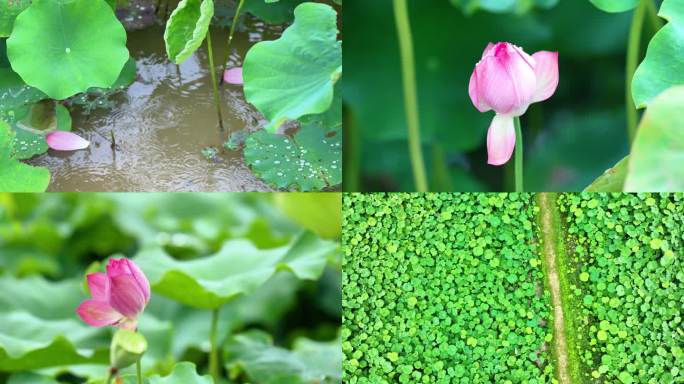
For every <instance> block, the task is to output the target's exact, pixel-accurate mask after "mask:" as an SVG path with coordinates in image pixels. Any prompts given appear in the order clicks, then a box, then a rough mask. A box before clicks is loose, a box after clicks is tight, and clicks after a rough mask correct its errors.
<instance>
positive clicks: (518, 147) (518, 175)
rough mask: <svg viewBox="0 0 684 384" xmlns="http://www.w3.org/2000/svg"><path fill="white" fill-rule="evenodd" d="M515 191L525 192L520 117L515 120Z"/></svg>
mask: <svg viewBox="0 0 684 384" xmlns="http://www.w3.org/2000/svg"><path fill="white" fill-rule="evenodd" d="M514 121H515V191H516V192H524V187H523V137H522V129H521V128H520V117H519V116H516V117H515V119H514Z"/></svg>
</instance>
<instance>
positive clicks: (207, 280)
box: [135, 232, 337, 308]
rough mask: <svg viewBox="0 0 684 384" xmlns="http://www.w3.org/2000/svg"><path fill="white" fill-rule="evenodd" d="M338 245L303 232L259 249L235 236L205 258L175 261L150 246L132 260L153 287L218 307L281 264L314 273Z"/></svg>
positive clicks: (251, 287) (186, 301)
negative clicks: (269, 247) (281, 242)
mask: <svg viewBox="0 0 684 384" xmlns="http://www.w3.org/2000/svg"><path fill="white" fill-rule="evenodd" d="M336 248H337V244H336V243H334V242H328V241H325V240H321V239H319V238H318V237H317V236H316V235H314V234H313V233H311V232H304V233H303V234H301V235H300V236H298V237H297V238H296V239H295V240H294V241H293V242H291V243H290V244H288V245H286V246H283V247H278V248H271V249H259V248H257V247H255V246H254V244H253V243H252V242H250V241H248V240H244V239H236V240H229V241H227V242H225V243H224V244H223V247H222V248H221V249H220V250H219V251H218V252H217V253H216V254H214V255H212V256H209V257H205V258H200V259H195V260H188V261H178V260H175V259H172V258H171V257H169V256H168V255H166V254H165V253H164V252H163V251H162V250H161V249H158V248H152V249H148V250H145V251H142V252H141V253H140V254H139V255H138V256H137V257H136V258H135V261H136V263H138V265H139V266H140V268H141V269H142V270H143V271H144V272H145V274H146V275H147V277H148V278H149V280H150V284H151V286H152V289H153V290H154V291H155V292H156V293H159V294H161V295H164V296H167V297H169V298H171V299H174V300H176V301H179V302H181V303H183V304H186V305H188V306H192V307H197V308H218V307H220V306H221V305H223V304H224V303H226V302H228V301H231V300H233V299H235V298H237V297H239V296H240V295H245V294H249V293H251V292H254V291H255V290H256V289H258V288H259V287H260V286H262V285H263V284H264V283H266V282H267V281H268V280H269V279H270V278H271V277H272V276H273V275H274V274H275V273H276V272H278V271H280V270H287V271H290V272H292V273H293V274H294V275H295V276H297V277H298V278H300V279H304V280H312V279H316V278H317V277H318V276H320V275H321V273H323V269H324V268H325V264H326V258H327V256H328V255H329V254H330V253H331V252H333V251H334V250H335V249H336Z"/></svg>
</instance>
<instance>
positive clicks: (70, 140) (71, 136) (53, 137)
mask: <svg viewBox="0 0 684 384" xmlns="http://www.w3.org/2000/svg"><path fill="white" fill-rule="evenodd" d="M45 141H46V142H47V145H48V147H50V148H52V149H54V150H57V151H75V150H77V149H85V148H88V146H89V145H90V142H89V141H88V140H86V139H84V138H82V137H81V136H79V135H77V134H75V133H71V132H66V131H54V132H50V133H48V134H47V135H46V136H45Z"/></svg>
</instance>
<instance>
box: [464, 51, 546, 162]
mask: <svg viewBox="0 0 684 384" xmlns="http://www.w3.org/2000/svg"><path fill="white" fill-rule="evenodd" d="M557 86H558V52H546V51H540V52H537V53H535V54H534V55H532V56H530V55H528V54H527V53H525V52H524V51H523V50H522V49H521V48H520V47H517V46H515V45H513V44H510V43H497V44H492V43H489V45H487V47H486V48H485V50H484V53H483V54H482V59H480V61H479V62H478V63H477V64H476V65H475V70H474V71H473V74H472V75H471V76H470V83H469V85H468V94H469V95H470V99H471V100H472V102H473V105H475V108H477V109H478V110H479V111H480V112H487V111H490V110H494V112H496V114H497V115H496V116H495V117H494V119H493V120H492V123H491V125H490V126H489V132H488V134H487V152H488V157H489V159H488V163H489V164H492V165H502V164H505V163H506V162H507V161H508V160H509V159H510V157H511V155H512V154H513V149H514V147H515V129H514V126H513V118H514V117H516V116H520V115H522V114H523V113H525V111H527V107H529V106H530V104H532V103H535V102H538V101H543V100H546V99H548V98H549V97H551V95H553V93H554V92H555V91H556V87H557Z"/></svg>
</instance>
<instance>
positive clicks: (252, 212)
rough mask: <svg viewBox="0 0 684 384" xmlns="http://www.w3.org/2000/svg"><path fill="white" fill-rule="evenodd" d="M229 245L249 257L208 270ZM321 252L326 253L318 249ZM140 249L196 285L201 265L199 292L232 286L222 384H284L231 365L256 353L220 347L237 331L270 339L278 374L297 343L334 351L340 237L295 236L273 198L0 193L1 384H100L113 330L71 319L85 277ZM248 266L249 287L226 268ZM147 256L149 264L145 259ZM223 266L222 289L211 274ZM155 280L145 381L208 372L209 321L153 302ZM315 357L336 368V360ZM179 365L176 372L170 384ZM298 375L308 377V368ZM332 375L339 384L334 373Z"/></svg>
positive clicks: (224, 313)
mask: <svg viewBox="0 0 684 384" xmlns="http://www.w3.org/2000/svg"><path fill="white" fill-rule="evenodd" d="M311 198H312V199H316V195H315V194H312V195H311ZM338 198H339V195H338ZM310 204H315V202H312V203H310ZM236 242H237V243H236ZM238 243H239V244H249V248H250V249H253V250H254V251H253V252H252V253H249V254H245V255H244V260H238V261H240V263H239V265H238V264H236V259H235V257H236V256H235V255H233V259H232V260H233V261H231V262H230V263H223V264H218V265H217V264H216V261H215V260H214V261H212V260H213V259H212V257H211V256H210V255H213V254H217V253H220V251H221V250H222V249H224V250H225V249H226V247H227V246H228V245H229V244H238ZM319 245H321V246H322V245H324V248H321V250H320V251H317V249H318V246H319ZM283 247H285V248H283ZM283 249H286V250H287V254H286V256H285V258H284V259H283V260H280V261H278V262H279V264H278V267H277V268H276V269H272V270H271V272H267V270H266V269H265V268H267V267H268V266H267V265H265V263H266V262H267V261H268V260H267V259H268V258H263V257H260V255H262V254H267V255H271V254H273V255H280V254H281V252H282V251H281V250H283ZM145 252H153V253H154V252H156V254H157V255H159V257H160V260H161V258H162V256H163V259H164V260H165V261H167V262H168V263H170V264H173V265H180V266H182V267H181V269H182V271H181V272H184V273H186V274H187V275H188V276H190V277H191V278H193V279H200V278H202V276H203V275H197V274H196V273H195V272H194V270H195V269H197V270H198V269H201V267H203V266H204V267H205V268H204V272H202V273H204V274H205V275H206V276H204V277H207V276H209V277H208V278H207V280H202V284H207V286H208V287H209V288H208V289H213V288H214V287H216V286H218V284H224V285H230V284H235V285H236V286H238V287H239V289H238V290H237V291H236V292H235V293H236V294H237V296H235V297H233V298H231V300H230V301H229V302H228V303H226V304H225V305H223V306H222V307H221V313H220V320H219V324H218V329H219V341H220V342H221V343H222V344H221V345H224V347H225V348H224V351H223V352H224V354H225V356H226V360H225V364H226V370H228V369H230V372H227V371H226V373H225V374H224V375H223V376H224V377H228V376H230V377H231V380H230V381H227V382H234V383H242V382H251V383H285V382H287V381H277V380H276V379H277V375H276V379H274V380H271V379H270V378H268V379H263V380H261V379H259V378H257V377H253V376H252V374H251V373H250V372H251V371H250V369H256V370H257V371H258V368H253V367H252V366H251V365H249V364H247V363H245V364H241V365H240V364H234V363H229V362H231V361H236V359H241V360H244V361H246V362H251V361H252V360H254V354H247V355H245V354H244V353H242V352H240V351H238V347H237V346H236V344H234V343H228V340H229V338H231V337H232V336H235V337H238V336H239V335H240V334H242V333H243V332H246V333H245V337H246V338H249V337H250V336H249V335H251V334H254V332H259V333H260V334H263V335H266V337H268V338H269V343H270V344H269V346H268V348H267V347H266V346H264V347H263V348H264V350H268V349H269V348H270V349H275V350H277V351H280V352H281V353H278V354H276V357H281V358H282V359H281V360H278V359H277V358H275V357H274V359H275V360H274V364H275V363H278V364H280V366H281V367H282V368H283V370H287V373H288V374H291V373H292V372H291V370H290V367H291V361H292V358H293V356H294V357H297V358H299V357H298V356H299V354H300V352H298V351H299V349H301V348H302V347H301V346H302V345H305V346H310V345H318V344H316V343H320V345H321V348H322V349H321V351H323V352H326V351H329V349H330V348H332V347H331V346H332V345H335V344H336V345H337V346H338V347H337V348H339V345H340V344H339V343H340V342H339V339H338V338H339V327H340V318H341V276H340V274H341V272H340V268H341V255H340V251H339V244H338V243H337V239H332V240H322V239H318V238H317V237H316V236H315V235H314V234H313V233H312V232H308V231H305V229H304V228H302V227H301V226H300V225H299V224H297V223H296V222H295V221H293V220H292V219H291V218H290V217H289V216H288V214H286V213H284V212H283V211H281V210H280V209H279V208H278V207H277V206H276V204H275V202H274V197H273V195H271V194H258V193H255V194H249V193H246V194H43V195H34V194H0V288H1V289H2V290H3V294H2V295H0V383H6V382H9V383H29V382H31V383H36V382H41V383H42V382H45V383H57V382H61V383H82V382H83V380H84V379H89V380H91V381H92V382H93V383H98V382H100V381H101V380H102V378H103V377H104V376H105V374H106V372H107V364H108V362H109V351H108V348H109V341H110V339H111V333H112V332H111V331H112V329H111V327H109V328H99V329H98V328H93V327H90V326H87V325H86V324H85V323H83V322H82V321H81V320H80V319H79V318H78V316H77V315H76V313H75V309H76V306H78V304H79V303H80V302H81V301H82V300H84V299H86V298H87V297H88V294H87V291H86V288H85V284H84V283H85V279H84V277H85V274H86V273H89V272H93V271H95V270H98V269H100V268H102V267H103V266H104V264H105V263H106V259H107V258H108V257H110V256H114V255H117V256H126V257H131V258H133V260H136V257H142V255H143V254H144V253H145ZM249 256H254V258H256V259H259V260H261V264H259V265H254V271H255V272H258V273H256V274H257V275H259V276H261V277H259V279H258V280H259V282H258V284H257V283H255V282H254V281H253V280H249V279H250V278H249V277H248V276H247V275H246V272H245V271H242V270H240V271H238V270H237V269H236V268H238V269H239V268H243V267H244V268H246V267H248V266H249V265H250V264H253V263H255V262H253V261H251V260H250V258H249ZM257 256H259V257H257ZM145 257H147V260H148V262H151V261H152V262H153V260H151V259H150V257H151V256H150V255H147V256H145ZM321 257H322V260H323V263H322V264H321V263H320V260H321ZM150 260H151V261H150ZM187 265H193V266H194V268H192V267H188V268H185V266H187ZM207 266H209V267H210V268H209V267H207ZM231 267H232V269H231ZM222 269H225V271H226V272H225V279H224V280H221V279H220V278H219V275H221V274H222V273H221V270H222ZM291 271H292V272H291ZM210 272H211V273H210ZM293 272H296V273H297V274H295V273H293ZM207 274H208V275H207ZM240 274H241V275H240ZM231 275H232V276H237V275H239V277H237V279H238V280H240V281H243V283H241V284H243V285H241V286H239V285H238V283H237V282H231V281H230V280H229V279H231V278H233V277H230V276H231ZM249 281H252V282H249ZM151 282H152V287H153V297H152V300H151V301H150V304H149V305H148V307H147V309H146V310H145V312H144V314H143V316H142V318H141V319H140V332H142V333H143V334H144V335H145V337H146V338H147V340H148V343H149V348H148V351H147V353H146V354H145V355H144V357H143V370H144V371H145V372H144V373H145V374H146V375H148V376H149V375H153V374H159V375H161V376H162V377H163V376H167V375H168V374H170V373H171V372H172V371H173V370H174V365H175V363H176V362H180V361H189V362H192V363H194V364H196V365H197V371H198V373H199V374H200V375H203V374H205V373H206V366H207V365H206V364H207V352H208V350H209V338H208V335H209V328H210V324H211V311H208V310H201V309H197V308H194V306H193V307H190V306H185V305H183V304H181V303H179V302H176V301H172V300H171V299H169V298H167V297H164V296H161V295H160V292H161V293H164V292H162V291H158V289H157V285H156V284H155V281H151ZM262 283H263V284H262ZM245 287H248V288H245ZM240 292H246V294H241V295H240ZM311 343H313V344H311ZM231 345H233V346H235V348H231ZM323 347H326V348H327V349H326V348H323ZM228 356H230V359H231V360H228ZM250 356H251V357H250ZM317 358H319V359H321V360H325V361H327V362H328V363H329V364H335V363H337V364H338V365H339V364H341V358H340V356H338V355H336V354H330V353H327V352H326V353H325V354H323V355H320V356H317ZM250 359H252V360H250ZM298 361H299V360H298ZM181 368H182V366H181V365H176V368H175V369H176V371H179V373H178V374H177V375H180V376H178V377H182V369H181ZM38 369H40V371H36V370H38ZM130 369H132V368H128V370H130ZM128 370H124V372H123V374H124V375H125V374H127V373H128ZM278 372H280V371H278V370H276V371H275V373H276V374H277V373H278ZM313 372H314V373H321V371H316V370H314V371H313ZM327 372H329V371H326V374H327ZM340 372H341V371H339V370H338V374H339V373H340ZM306 373H307V374H308V375H309V376H307V377H310V375H311V371H307V372H306ZM321 374H322V373H321ZM174 376H176V374H173V375H172V376H170V378H172V377H174ZM170 378H169V379H168V380H170ZM317 379H322V376H320V377H317ZM328 379H329V380H331V381H330V382H331V383H339V382H340V381H339V375H338V376H336V377H333V378H328ZM8 380H9V381H8ZM126 380H129V378H126V379H125V382H128V381H126ZM131 382H132V381H131ZM159 382H165V381H159ZM173 382H175V381H173ZM302 382H307V383H308V382H313V381H306V380H305V381H302Z"/></svg>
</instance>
